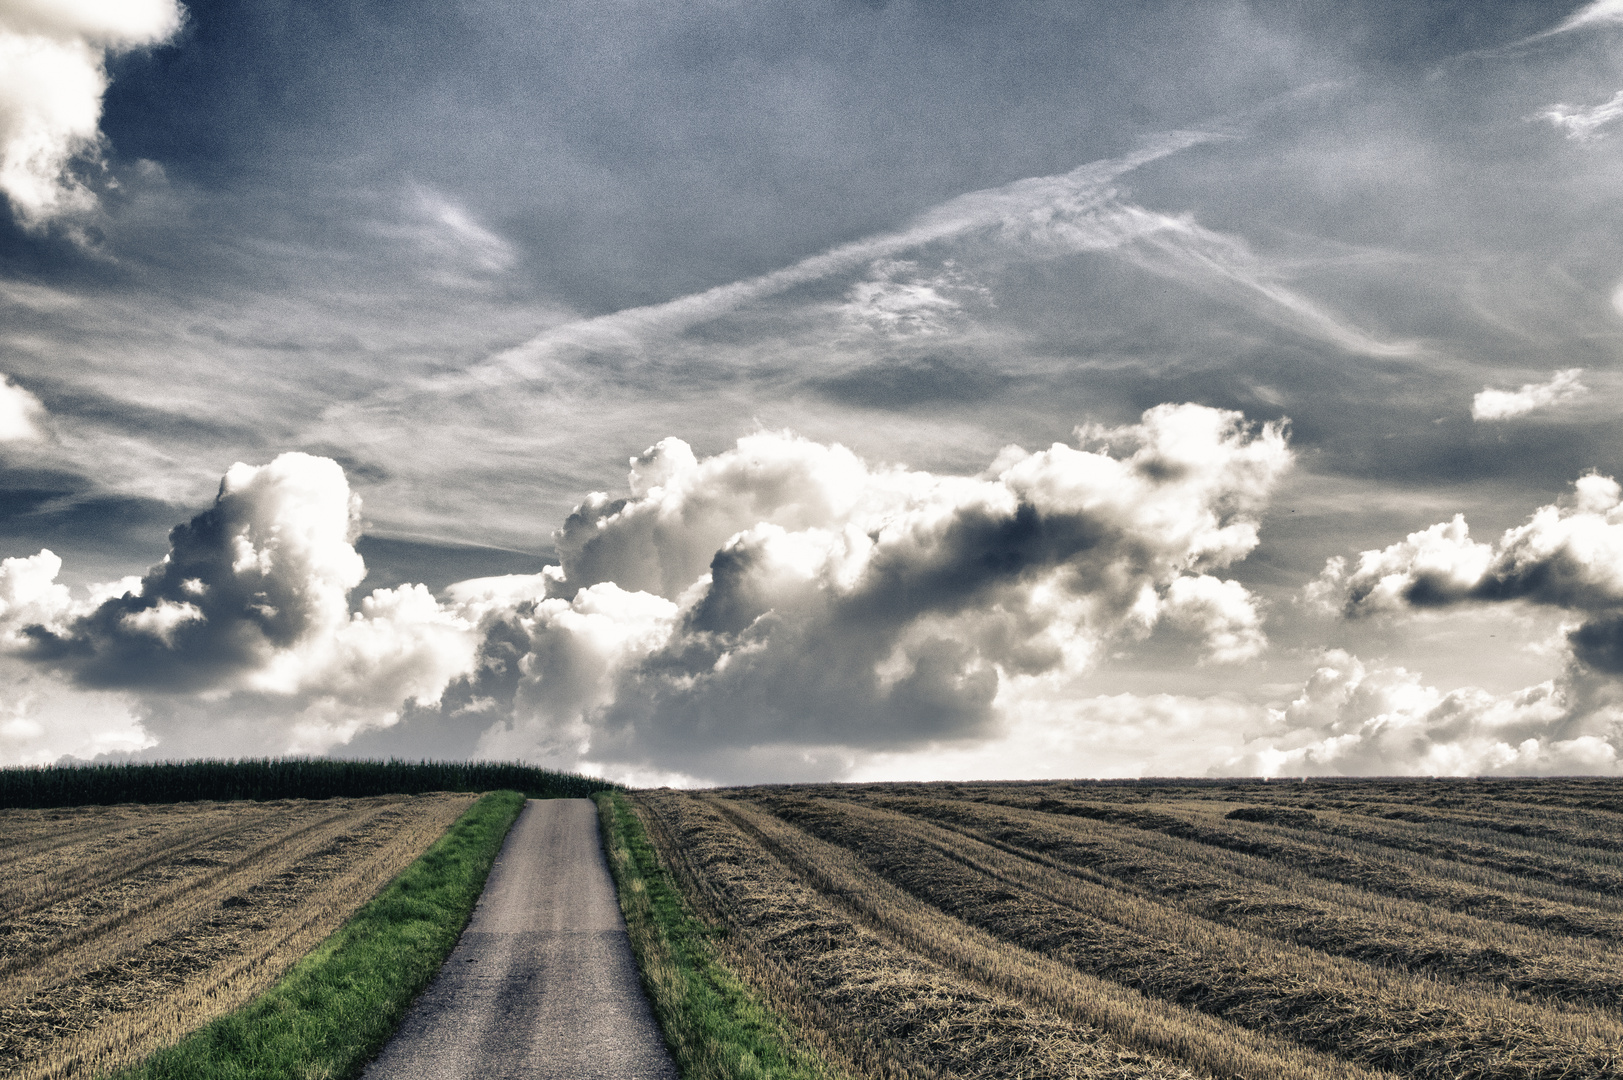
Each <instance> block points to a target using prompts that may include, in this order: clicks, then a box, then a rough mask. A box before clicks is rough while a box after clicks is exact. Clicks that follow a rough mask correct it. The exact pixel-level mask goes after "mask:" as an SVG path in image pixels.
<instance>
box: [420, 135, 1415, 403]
mask: <svg viewBox="0 0 1623 1080" xmlns="http://www.w3.org/2000/svg"><path fill="white" fill-rule="evenodd" d="M1219 137H1220V136H1217V135H1214V134H1211V133H1205V132H1195V131H1174V132H1168V133H1165V134H1162V135H1160V136H1158V137H1156V138H1154V139H1151V140H1149V141H1148V142H1147V143H1146V144H1145V145H1144V146H1143V147H1142V148H1141V149H1139V150H1136V151H1134V152H1133V153H1130V154H1126V155H1123V156H1121V157H1118V158H1108V159H1105V160H1101V161H1095V162H1090V163H1088V164H1086V165H1082V166H1079V167H1078V168H1076V169H1073V170H1071V171H1070V172H1066V173H1060V174H1056V175H1052V176H1035V177H1028V178H1026V179H1023V180H1017V181H1015V182H1013V183H1010V184H1005V185H1003V186H1001V187H996V188H987V189H985V190H981V191H973V192H969V193H967V194H964V195H960V196H958V197H956V198H954V199H950V200H948V201H947V202H944V203H942V204H940V205H939V206H936V207H934V208H932V209H930V210H927V211H925V212H924V213H923V214H920V215H919V216H918V217H916V218H914V219H913V221H911V222H910V223H908V224H907V225H906V226H904V227H903V228H901V229H898V230H895V231H893V232H886V233H878V234H875V235H873V236H869V237H865V238H863V239H861V240H856V241H853V242H851V243H849V244H842V245H840V246H838V247H835V248H831V249H829V250H828V251H824V252H821V253H819V254H817V255H813V256H810V257H808V258H805V259H802V260H800V261H799V262H796V263H793V264H791V265H789V266H786V267H783V268H781V269H778V270H774V271H772V272H771V273H767V274H762V275H760V276H758V277H753V278H747V279H744V280H741V281H735V282H730V283H728V284H726V285H719V286H717V287H715V288H712V289H706V290H704V291H702V292H698V293H693V294H690V295H687V296H682V297H678V298H676V299H674V300H669V301H666V302H664V303H660V304H652V305H648V306H644V307H636V308H628V309H624V310H621V311H616V312H613V313H611V314H608V315H602V316H598V317H595V318H589V319H581V320H575V321H571V322H567V323H565V324H563V325H561V326H557V327H553V328H551V329H549V330H547V331H545V332H543V333H541V334H539V335H537V336H535V337H533V338H531V339H530V340H529V341H526V342H524V343H523V344H520V345H517V346H515V347H513V348H511V349H507V350H504V351H502V352H500V353H498V354H496V355H495V356H493V357H491V358H490V359H488V360H486V361H484V362H483V363H480V364H477V365H474V366H473V367H472V368H470V369H468V370H466V371H465V372H461V373H458V374H456V375H450V376H442V377H440V378H437V379H434V380H431V381H430V382H429V383H428V384H427V385H425V386H423V387H421V388H420V390H419V392H422V391H431V392H435V393H446V392H455V391H456V390H458V389H473V388H488V387H491V386H501V385H507V384H511V383H514V382H522V381H526V380H531V379H537V378H543V377H557V376H559V375H561V374H563V373H562V372H560V371H559V370H558V367H557V361H559V360H561V359H563V358H565V357H568V356H570V355H573V354H576V353H579V352H582V351H599V350H610V351H617V352H622V351H623V352H627V353H631V354H640V353H641V352H643V351H644V350H645V349H647V348H648V347H649V346H650V345H651V344H653V343H654V342H656V341H658V340H661V339H668V338H670V337H673V336H675V335H677V334H679V333H681V332H683V331H685V330H687V329H689V328H691V327H694V326H697V325H700V324H702V323H705V322H709V321H711V320H714V319H718V318H721V317H722V316H724V315H727V314H729V313H731V312H734V311H737V310H739V309H740V308H743V307H745V306H746V305H749V304H752V303H755V302H758V301H761V300H765V299H767V298H770V297H774V296H778V295H781V294H783V293H786V292H788V291H790V290H791V289H794V288H797V287H799V286H803V285H809V284H812V283H815V282H819V281H822V280H825V279H828V278H832V277H835V276H838V275H841V274H849V273H852V272H856V271H860V270H862V269H865V268H867V267H869V266H872V265H873V264H875V263H883V262H884V261H885V260H891V259H898V258H900V257H902V256H904V255H906V254H908V253H910V252H914V251H916V250H918V249H920V248H924V247H926V246H928V245H932V244H938V243H943V242H947V241H955V240H962V239H967V238H969V237H972V236H986V237H988V238H990V239H991V240H993V241H994V242H995V243H1000V244H1003V245H1007V246H1010V247H1013V248H1015V249H1016V250H1018V251H1023V252H1025V253H1026V254H1028V255H1031V256H1033V257H1043V256H1051V255H1054V254H1072V253H1081V252H1090V251H1097V252H1113V253H1116V254H1118V255H1120V256H1121V257H1123V258H1126V259H1127V260H1129V261H1130V262H1133V263H1135V264H1136V265H1138V266H1140V267H1142V268H1143V269H1146V270H1148V271H1150V272H1152V273H1156V274H1159V275H1162V276H1165V277H1169V278H1173V279H1176V280H1179V281H1181V282H1183V283H1185V284H1188V285H1190V286H1192V287H1194V288H1197V289H1203V290H1205V291H1208V292H1215V293H1219V294H1223V295H1226V296H1228V297H1230V298H1231V299H1237V300H1238V301H1239V302H1241V303H1243V304H1246V305H1248V306H1250V307H1252V308H1253V309H1254V310H1255V311H1257V312H1258V313H1259V314H1260V315H1262V316H1263V317H1265V318H1268V319H1270V320H1272V321H1274V322H1276V323H1280V324H1283V325H1286V326H1288V327H1289V328H1291V329H1294V330H1296V331H1298V332H1302V333H1306V334H1308V335H1310V336H1312V337H1315V338H1318V339H1320V340H1323V341H1327V342H1329V343H1331V344H1333V345H1336V346H1337V347H1339V348H1342V349H1345V350H1347V351H1349V352H1354V353H1361V354H1366V355H1375V356H1399V355H1409V354H1412V353H1413V352H1415V351H1416V346H1415V345H1413V344H1412V343H1407V342H1398V343H1393V342H1387V341H1383V340H1381V339H1379V338H1378V337H1376V336H1375V335H1373V334H1370V333H1367V332H1366V331H1364V330H1362V329H1360V328H1359V327H1356V326H1354V325H1352V324H1350V323H1348V322H1346V321H1345V320H1343V319H1341V318H1339V317H1338V316H1336V315H1335V314H1334V313H1332V312H1331V311H1330V310H1328V309H1327V308H1325V307H1324V306H1323V305H1321V304H1319V303H1317V302H1316V301H1314V300H1312V299H1310V298H1309V297H1307V296H1304V295H1302V294H1301V293H1299V292H1297V291H1296V290H1294V289H1292V288H1291V287H1290V286H1289V285H1288V284H1286V283H1285V282H1284V281H1283V280H1282V279H1281V278H1280V276H1279V275H1278V274H1276V273H1275V272H1273V271H1272V270H1271V269H1270V268H1269V267H1268V266H1267V265H1266V263H1265V261H1264V260H1262V259H1261V258H1259V257H1257V256H1256V255H1255V254H1254V253H1253V252H1251V251H1250V249H1249V248H1248V247H1247V246H1246V245H1245V244H1244V242H1243V241H1241V240H1239V239H1237V238H1235V237H1232V236H1227V235H1225V234H1223V233H1220V232H1217V231H1214V230H1212V229H1208V228H1205V227H1203V226H1201V225H1199V224H1198V223H1196V222H1195V221H1194V220H1193V218H1192V217H1191V216H1189V215H1175V214H1167V213H1162V212H1158V211H1153V210H1149V209H1146V208H1144V207H1141V206H1138V205H1136V204H1134V203H1131V202H1129V201H1127V200H1126V199H1124V198H1123V197H1122V194H1121V192H1120V191H1119V190H1118V189H1117V188H1116V187H1115V186H1114V185H1115V182H1116V181H1117V180H1118V179H1119V178H1121V177H1123V176H1125V175H1126V174H1128V173H1130V172H1132V171H1133V170H1135V169H1138V168H1140V167H1142V166H1144V165H1146V164H1149V163H1150V162H1153V161H1156V160H1159V159H1161V158H1165V157H1167V156H1169V155H1171V154H1175V153H1177V152H1179V151H1181V150H1185V149H1188V148H1189V147H1192V146H1196V145H1198V144H1201V143H1206V142H1211V141H1213V140H1214V139H1217V138H1219Z"/></svg>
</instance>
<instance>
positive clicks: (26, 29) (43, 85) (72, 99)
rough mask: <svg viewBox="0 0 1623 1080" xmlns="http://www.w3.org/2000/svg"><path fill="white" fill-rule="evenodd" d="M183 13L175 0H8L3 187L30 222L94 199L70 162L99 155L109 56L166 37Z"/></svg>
mask: <svg viewBox="0 0 1623 1080" xmlns="http://www.w3.org/2000/svg"><path fill="white" fill-rule="evenodd" d="M182 16H183V12H182V9H181V7H180V6H179V4H177V3H175V0H111V2H110V0H0V191H3V192H4V193H5V195H6V197H7V198H8V199H9V200H10V202H11V206H12V209H13V211H14V212H15V213H16V215H17V217H18V219H19V221H21V223H22V224H23V225H24V226H25V227H28V228H40V227H42V226H43V225H44V224H45V223H46V222H48V221H49V220H50V219H52V218H53V217H56V216H58V215H61V214H66V213H71V212H74V211H81V210H85V209H88V208H89V207H91V206H93V205H94V204H95V196H94V195H93V194H92V193H91V191H90V189H89V188H88V187H86V186H85V184H84V182H83V181H82V180H81V179H79V178H78V177H76V176H74V175H73V173H72V171H71V168H70V167H71V165H72V164H73V162H74V161H75V159H81V160H88V161H91V162H96V161H98V160H99V157H100V152H101V139H102V137H101V132H100V130H99V127H98V125H99V124H100V122H101V99H102V94H103V93H104V92H105V91H106V89H107V71H106V67H105V63H104V59H105V56H106V54H107V53H109V52H115V53H116V52H125V51H128V50H130V49H137V48H143V47H147V46H152V45H157V44H161V43H162V42H164V41H167V40H168V39H169V38H170V37H171V36H172V35H173V34H174V33H175V32H176V31H177V30H178V29H179V28H180V24H181V19H182Z"/></svg>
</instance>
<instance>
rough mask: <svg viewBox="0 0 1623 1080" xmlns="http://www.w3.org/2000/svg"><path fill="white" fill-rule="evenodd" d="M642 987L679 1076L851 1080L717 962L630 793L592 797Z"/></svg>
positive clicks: (711, 941) (711, 933)
mask: <svg viewBox="0 0 1623 1080" xmlns="http://www.w3.org/2000/svg"><path fill="white" fill-rule="evenodd" d="M593 799H594V801H595V802H596V803H597V806H598V817H599V820H600V822H601V824H602V831H603V850H604V854H605V855H606V856H607V858H608V863H609V869H610V871H611V873H612V874H613V876H614V883H615V888H616V890H617V891H618V893H619V896H620V910H621V912H622V913H623V914H624V916H625V920H626V929H627V932H628V934H629V935H630V938H631V948H632V952H633V954H634V955H635V956H636V958H637V967H638V969H639V971H640V972H641V975H642V983H643V989H644V991H645V992H646V993H647V994H648V999H649V1002H650V1003H651V1004H652V1005H653V1008H654V1016H655V1018H656V1019H657V1020H658V1021H659V1026H660V1029H661V1030H662V1031H663V1032H664V1034H665V1043H666V1045H667V1046H668V1047H669V1048H670V1051H671V1055H672V1057H674V1058H675V1059H676V1063H677V1067H678V1068H679V1069H680V1070H681V1073H682V1077H683V1080H752V1078H755V1077H767V1076H770V1077H772V1078H773V1080H849V1078H850V1074H849V1073H847V1072H845V1071H844V1070H842V1069H840V1068H838V1067H837V1066H835V1065H833V1064H832V1063H830V1062H829V1061H827V1060H826V1059H825V1058H824V1057H823V1056H822V1055H821V1054H819V1053H818V1052H817V1051H816V1050H815V1049H813V1048H812V1047H810V1046H809V1045H807V1044H806V1043H805V1042H804V1040H803V1039H802V1038H801V1037H800V1036H799V1035H797V1034H796V1030H795V1028H794V1026H793V1025H791V1024H790V1023H789V1022H788V1021H786V1020H785V1019H784V1018H783V1017H782V1016H780V1015H779V1014H778V1013H777V1012H776V1011H774V1010H773V1009H772V1008H771V1007H770V1006H769V1005H768V1004H767V1003H766V1002H765V1001H764V1000H763V999H762V998H761V997H760V995H758V994H757V993H756V991H755V990H754V989H753V988H752V987H751V986H750V984H749V983H748V982H746V981H745V980H744V979H743V978H742V977H741V976H740V975H739V974H738V973H737V972H735V971H733V970H732V969H731V968H730V967H728V966H727V965H726V964H725V963H724V962H723V961H722V959H721V956H720V952H719V950H718V948H717V946H716V941H717V934H718V931H717V930H716V929H714V928H712V927H711V926H710V925H708V924H707V923H706V922H705V921H704V920H703V919H701V918H700V917H699V916H698V915H696V914H695V913H694V911H693V908H692V906H691V905H690V904H689V902H688V900H687V897H686V896H685V894H684V893H683V891H682V890H681V888H680V887H679V886H678V884H677V882H676V880H675V878H674V876H673V875H672V874H671V873H670V871H669V870H668V869H667V868H666V867H665V865H664V864H663V861H662V860H661V858H660V856H659V853H658V851H657V849H656V848H655V846H654V844H653V842H652V841H651V840H650V839H649V836H648V833H647V831H646V829H645V828H644V825H643V821H642V818H641V816H640V815H639V814H638V812H637V810H636V808H635V806H634V804H633V801H632V797H631V796H628V795H627V794H626V793H625V792H621V791H605V792H601V793H599V794H597V795H594V796H593Z"/></svg>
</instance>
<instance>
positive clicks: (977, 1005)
mask: <svg viewBox="0 0 1623 1080" xmlns="http://www.w3.org/2000/svg"><path fill="white" fill-rule="evenodd" d="M642 801H643V803H644V805H645V806H646V807H647V808H648V809H649V810H651V811H652V815H653V817H654V818H656V819H657V820H658V822H659V827H658V828H657V829H656V830H655V832H656V834H662V835H663V836H664V837H665V844H664V845H663V846H665V847H666V848H667V851H668V852H669V855H668V857H672V858H673V859H675V860H677V861H678V862H679V863H681V864H683V865H685V867H686V872H687V873H688V874H690V875H692V876H693V877H695V878H697V879H698V880H701V881H703V882H704V885H703V889H702V891H703V897H704V900H703V906H704V907H708V908H710V909H712V910H713V911H715V912H716V913H718V914H719V915H720V916H721V917H723V918H725V920H726V922H727V925H728V926H729V927H731V928H732V929H733V931H734V934H735V936H738V937H741V938H743V939H744V945H745V953H744V954H738V953H735V962H740V960H739V959H737V958H738V957H740V956H741V955H742V956H743V959H744V960H746V961H747V959H748V957H747V954H748V953H753V954H755V956H754V962H753V963H745V964H743V966H746V969H747V972H748V974H750V975H752V976H753V977H754V979H755V980H757V981H758V982H759V983H760V984H762V985H763V986H764V988H765V990H766V992H767V993H768V994H769V996H770V997H772V998H773V999H774V1001H775V1003H777V1004H778V1005H779V1006H780V1008H782V1009H783V1010H784V1011H785V1012H786V1013H788V1014H789V1015H791V1016H794V1017H795V1018H797V1019H798V1020H799V1021H800V1022H801V1024H802V1025H803V1026H804V1027H805V1028H807V1029H808V1034H809V1035H811V1036H813V1037H814V1039H815V1041H817V1042H819V1043H821V1044H823V1045H825V1046H827V1047H828V1048H829V1049H830V1050H832V1051H833V1053H834V1055H835V1056H836V1057H837V1058H838V1059H841V1060H844V1061H847V1062H850V1063H851V1065H852V1066H853V1071H855V1072H857V1073H858V1074H859V1075H863V1076H873V1077H895V1078H898V1080H899V1078H901V1077H908V1076H917V1077H931V1076H954V1077H966V1078H971V1077H975V1078H979V1077H984V1078H986V1080H993V1078H999V1080H1001V1078H1003V1077H1015V1076H1043V1077H1076V1078H1079V1080H1080V1078H1084V1077H1087V1078H1093V1077H1098V1078H1111V1080H1128V1078H1143V1080H1152V1078H1153V1080H1160V1078H1168V1080H1170V1078H1173V1077H1187V1076H1189V1075H1190V1074H1189V1073H1188V1071H1187V1070H1186V1069H1184V1068H1183V1067H1181V1066H1179V1065H1177V1064H1175V1063H1171V1062H1167V1061H1164V1060H1159V1059H1156V1058H1152V1057H1148V1056H1145V1055H1142V1054H1139V1053H1136V1052H1134V1051H1132V1050H1130V1049H1128V1048H1127V1047H1125V1046H1122V1045H1121V1044H1119V1043H1118V1042H1116V1041H1115V1040H1114V1039H1112V1038H1110V1037H1109V1036H1107V1035H1104V1034H1102V1033H1100V1032H1098V1031H1096V1030H1094V1029H1091V1028H1088V1027H1085V1026H1082V1025H1079V1024H1077V1023H1075V1022H1073V1021H1071V1020H1068V1019H1066V1018H1065V1017H1063V1016H1061V1015H1059V1014H1058V1013H1057V1012H1055V1011H1054V1010H1053V1009H1051V1008H1042V1007H1034V1006H1031V1005H1029V1004H1027V1003H1024V1002H1020V1001H1018V1000H1016V999H1012V998H1009V997H1007V996H1005V995H1003V994H1000V993H997V992H995V991H992V990H989V989H988V988H986V987H984V986H982V985H978V984H976V983H975V982H973V981H971V980H968V979H965V978H963V977H962V976H960V975H958V974H956V973H954V972H953V971H951V970H949V969H948V968H946V967H944V966H942V965H941V964H938V963H936V962H934V961H932V960H930V959H928V958H926V957H924V956H921V955H919V954H917V953H914V952H911V951H909V950H907V949H904V948H900V947H898V946H897V945H896V944H894V943H892V942H889V941H886V940H885V939H884V938H882V937H881V936H879V935H877V934H875V933H874V932H873V931H872V930H870V929H868V928H867V927H865V926H862V925H860V924H859V923H858V922H857V921H856V920H854V919H853V918H851V917H850V916H849V915H848V914H846V913H845V912H843V911H841V910H840V909H839V908H838V907H837V906H835V905H831V904H830V903H828V902H827V901H826V899H825V897H824V896H822V895H820V894H819V893H818V892H817V891H816V890H815V889H813V888H811V887H809V886H808V885H806V884H805V883H804V882H802V881H801V880H799V878H798V877H797V876H796V875H795V874H794V873H792V872H791V871H790V870H789V869H788V868H787V867H785V866H784V865H783V864H782V863H781V862H779V861H778V860H777V859H776V858H774V857H773V856H772V855H771V854H770V853H769V852H768V851H767V850H766V849H765V848H763V847H762V846H761V845H760V844H759V843H757V842H755V841H754V840H753V839H752V838H751V837H749V836H748V835H746V834H745V833H743V832H740V831H739V830H738V829H737V828H736V826H735V825H734V823H733V822H732V821H730V820H729V819H728V818H727V817H726V816H724V814H723V813H721V812H719V811H718V810H717V809H716V808H715V807H713V806H710V805H706V804H705V803H704V802H703V801H701V800H699V799H694V798H691V797H687V796H676V795H666V794H664V793H658V794H652V795H646V796H644V797H643V800H642Z"/></svg>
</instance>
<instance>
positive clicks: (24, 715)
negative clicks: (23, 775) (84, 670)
mask: <svg viewBox="0 0 1623 1080" xmlns="http://www.w3.org/2000/svg"><path fill="white" fill-rule="evenodd" d="M0 678H4V679H5V682H6V695H5V700H3V701H0V765H49V764H52V763H54V762H56V761H59V760H61V759H62V758H63V757H70V758H77V759H81V760H91V759H94V758H97V757H105V756H112V757H121V756H126V755H129V754H135V753H139V752H140V751H143V750H149V749H151V748H153V747H155V746H157V745H158V740H157V739H156V738H155V737H154V736H153V734H152V733H151V732H149V731H148V730H147V729H146V727H145V726H144V725H143V723H142V721H141V717H140V713H139V709H138V708H137V707H136V704H135V703H134V702H133V701H132V700H131V699H130V697H129V695H126V694H119V693H106V692H94V691H90V692H87V691H85V690H82V689H79V688H76V687H74V686H71V685H69V684H68V683H65V682H63V681H62V680H60V679H57V678H55V677H53V676H52V675H51V674H50V673H49V672H45V671H40V670H38V669H34V668H31V667H29V666H28V665H25V664H24V663H22V662H20V661H18V660H16V659H15V658H11V657H5V656H0Z"/></svg>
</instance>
